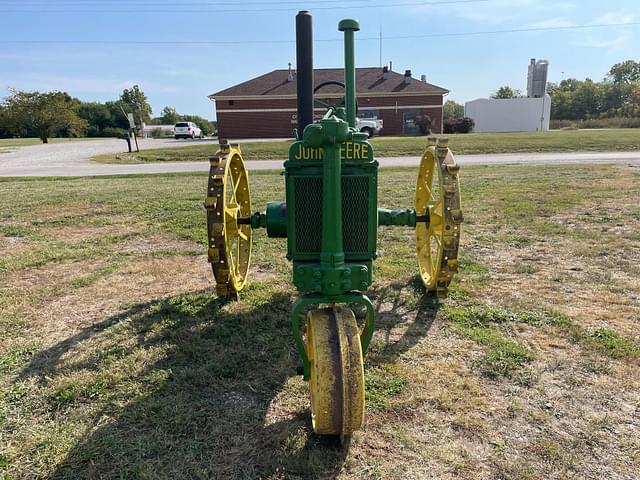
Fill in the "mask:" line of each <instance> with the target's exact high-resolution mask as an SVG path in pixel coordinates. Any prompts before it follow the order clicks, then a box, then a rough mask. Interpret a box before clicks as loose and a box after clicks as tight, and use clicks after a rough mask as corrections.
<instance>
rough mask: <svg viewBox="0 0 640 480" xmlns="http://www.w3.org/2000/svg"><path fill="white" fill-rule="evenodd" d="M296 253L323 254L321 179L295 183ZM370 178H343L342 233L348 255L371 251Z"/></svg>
mask: <svg viewBox="0 0 640 480" xmlns="http://www.w3.org/2000/svg"><path fill="white" fill-rule="evenodd" d="M294 193H295V206H296V207H295V208H296V219H295V235H296V251H297V252H299V253H317V254H319V253H320V249H321V244H322V178H321V177H311V176H300V177H296V178H295V179H294ZM368 200H369V177H367V176H343V177H342V232H343V234H342V235H343V244H344V245H343V247H344V251H345V253H346V254H349V253H366V252H368V251H369V235H368V225H369V209H368V207H369V203H368Z"/></svg>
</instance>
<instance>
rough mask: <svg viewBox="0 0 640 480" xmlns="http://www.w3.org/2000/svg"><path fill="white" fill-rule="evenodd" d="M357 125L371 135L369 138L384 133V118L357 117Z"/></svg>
mask: <svg viewBox="0 0 640 480" xmlns="http://www.w3.org/2000/svg"><path fill="white" fill-rule="evenodd" d="M356 127H357V129H358V130H360V131H361V132H363V133H366V134H368V135H369V138H371V137H373V136H374V135H380V134H381V133H382V120H378V119H376V118H356Z"/></svg>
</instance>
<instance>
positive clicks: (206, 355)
mask: <svg viewBox="0 0 640 480" xmlns="http://www.w3.org/2000/svg"><path fill="white" fill-rule="evenodd" d="M461 180H462V189H463V202H464V204H463V207H464V212H465V224H464V230H463V247H462V251H461V271H460V273H459V275H458V276H457V277H456V279H455V281H454V284H453V285H452V288H451V296H450V298H448V299H447V300H445V301H442V302H440V303H439V302H437V301H435V300H434V299H432V298H429V297H427V296H425V295H423V291H422V289H421V287H420V285H419V282H418V280H417V277H416V266H415V255H414V240H413V236H412V232H411V231H410V230H408V229H404V228H396V229H391V228H381V229H380V235H379V258H378V260H377V261H376V264H375V267H376V271H375V278H376V282H375V285H374V286H373V288H372V289H371V292H370V293H371V297H372V298H373V300H374V303H375V305H376V309H377V311H378V314H377V315H378V330H377V332H376V335H375V337H374V340H373V343H372V347H371V350H370V353H369V355H368V357H367V359H366V388H367V404H368V408H367V423H366V428H365V429H364V430H363V431H361V432H358V433H357V434H356V435H355V436H354V438H353V440H352V442H351V445H350V448H349V449H342V448H341V447H339V445H338V444H337V443H336V442H335V441H331V440H329V439H322V438H317V437H316V436H314V435H313V433H312V431H311V426H310V422H309V400H308V396H307V387H306V385H305V383H304V382H303V381H302V380H301V378H300V377H298V376H296V375H295V371H296V367H297V365H298V363H299V359H298V357H297V354H296V352H295V348H294V345H293V341H292V337H291V334H290V327H289V311H290V308H291V302H292V298H294V295H295V292H294V291H293V290H292V288H291V286H290V284H289V277H290V270H289V265H288V263H287V261H286V260H285V258H284V255H285V242H284V241H282V240H281V239H268V238H266V236H265V234H264V233H263V232H257V234H256V235H255V237H254V238H255V242H254V257H253V266H252V275H251V279H250V282H249V286H248V288H247V289H246V291H244V292H243V293H242V298H241V301H240V302H238V303H231V304H224V303H222V302H221V301H219V300H218V299H216V297H215V295H214V294H213V293H212V274H211V271H210V269H209V267H208V264H207V263H206V259H205V256H204V255H203V252H204V249H205V247H204V242H205V235H206V233H205V223H204V212H203V208H202V201H203V198H204V193H205V190H206V176H202V175H165V176H136V177H128V178H127V177H114V178H87V179H66V180H54V179H25V180H21V179H6V180H1V181H0V212H2V213H1V215H2V217H1V221H0V222H1V223H0V255H1V256H0V340H1V342H0V477H2V475H4V477H2V478H4V479H9V478H15V479H36V478H61V479H100V478H122V479H124V478H126V479H130V478H131V479H138V478H140V479H143V478H145V479H146V478H172V479H180V478H189V479H192V478H212V479H213V478H216V479H218V478H222V479H252V478H264V479H270V480H281V479H307V478H309V479H333V478H340V479H354V480H355V479H392V480H393V479H398V480H400V479H403V480H404V479H427V478H429V479H431V478H437V479H474V480H475V479H498V478H500V479H514V480H516V479H517V480H527V479H531V480H533V479H540V478H554V479H555V478H558V479H559V478H580V479H601V478H607V479H631V478H637V477H638V476H640V414H639V410H638V408H639V405H640V376H639V375H638V367H639V366H640V338H639V336H638V321H639V319H640V301H639V299H640V266H639V265H640V248H639V245H640V171H638V169H634V168H631V167H626V166H615V165H607V166H577V165H572V166H551V167H549V166H546V167H542V166H537V167H525V166H506V167H474V168H465V169H463V171H462V172H461ZM414 182H415V172H414V171H412V170H382V171H381V175H380V181H379V196H380V204H381V206H385V207H410V206H411V204H412V196H413V188H412V186H413V185H414ZM252 185H253V196H254V205H255V207H256V208H258V209H261V208H264V206H265V202H266V201H268V200H275V199H281V198H282V197H283V179H282V177H281V176H280V175H278V174H276V173H269V172H264V173H253V174H252Z"/></svg>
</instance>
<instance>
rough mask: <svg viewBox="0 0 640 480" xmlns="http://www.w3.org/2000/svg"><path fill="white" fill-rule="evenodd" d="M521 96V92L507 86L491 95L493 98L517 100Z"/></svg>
mask: <svg viewBox="0 0 640 480" xmlns="http://www.w3.org/2000/svg"><path fill="white" fill-rule="evenodd" d="M521 95H522V92H521V91H520V90H517V89H515V88H511V87H509V86H508V85H505V86H504V87H500V88H499V89H498V90H496V91H495V93H494V94H493V95H491V98H517V97H520V96H521Z"/></svg>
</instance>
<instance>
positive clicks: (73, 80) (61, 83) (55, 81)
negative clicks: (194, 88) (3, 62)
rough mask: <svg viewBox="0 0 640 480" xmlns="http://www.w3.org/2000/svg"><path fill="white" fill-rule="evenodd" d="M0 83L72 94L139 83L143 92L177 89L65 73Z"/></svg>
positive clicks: (33, 76)
mask: <svg viewBox="0 0 640 480" xmlns="http://www.w3.org/2000/svg"><path fill="white" fill-rule="evenodd" d="M0 84H5V85H15V86H18V87H19V88H20V89H24V90H45V91H47V90H62V91H67V92H69V93H71V94H73V95H78V94H85V93H98V94H101V93H106V94H113V93H114V92H115V93H118V94H119V93H120V92H121V91H122V90H124V89H125V88H131V87H132V86H133V85H136V84H138V85H140V86H141V87H142V89H143V90H144V91H145V93H171V92H176V91H178V88H177V87H176V86H171V85H165V84H160V83H157V82H154V81H151V82H150V81H146V80H143V79H138V80H122V79H108V78H94V77H77V76H65V75H27V76H22V77H21V76H14V77H12V78H7V79H0Z"/></svg>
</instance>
